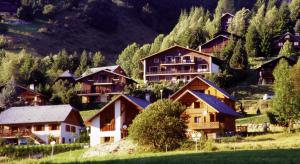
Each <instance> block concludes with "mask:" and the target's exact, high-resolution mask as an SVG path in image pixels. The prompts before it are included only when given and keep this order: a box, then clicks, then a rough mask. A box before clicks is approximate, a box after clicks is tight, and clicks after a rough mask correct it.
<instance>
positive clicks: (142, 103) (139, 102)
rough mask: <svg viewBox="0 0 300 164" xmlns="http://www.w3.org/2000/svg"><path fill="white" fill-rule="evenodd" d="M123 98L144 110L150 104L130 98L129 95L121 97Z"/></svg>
mask: <svg viewBox="0 0 300 164" xmlns="http://www.w3.org/2000/svg"><path fill="white" fill-rule="evenodd" d="M123 96H125V97H127V98H128V99H130V100H131V101H132V102H134V103H135V104H136V105H138V106H140V107H141V108H143V109H145V108H146V107H147V106H148V105H149V104H150V103H149V102H148V101H146V100H144V99H140V98H136V97H132V96H129V95H123Z"/></svg>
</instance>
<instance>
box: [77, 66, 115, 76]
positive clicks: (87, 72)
mask: <svg viewBox="0 0 300 164" xmlns="http://www.w3.org/2000/svg"><path fill="white" fill-rule="evenodd" d="M118 67H119V65H112V66H106V67H96V68H90V69H89V70H88V71H86V72H84V73H83V74H82V75H81V77H84V76H87V75H90V74H93V73H96V72H99V71H102V70H107V71H111V72H113V71H115V70H116V69H117V68H118Z"/></svg>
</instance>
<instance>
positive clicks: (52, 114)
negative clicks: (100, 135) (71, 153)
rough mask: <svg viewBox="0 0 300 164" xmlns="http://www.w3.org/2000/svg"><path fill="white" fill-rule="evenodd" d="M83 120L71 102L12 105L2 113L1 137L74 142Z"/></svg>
mask: <svg viewBox="0 0 300 164" xmlns="http://www.w3.org/2000/svg"><path fill="white" fill-rule="evenodd" d="M83 126H84V124H83V121H82V118H81V116H80V114H79V112H78V111H77V110H76V109H74V108H73V107H72V106H70V105H48V106H23V107H12V108H9V109H7V110H5V111H3V112H2V113H0V138H3V139H6V140H8V141H9V142H13V143H28V141H29V139H31V140H34V141H35V143H37V144H48V143H49V142H50V141H49V137H50V136H51V137H52V138H53V137H54V139H55V140H56V143H72V142H74V140H75V139H76V138H77V137H79V135H80V130H81V129H82V128H83Z"/></svg>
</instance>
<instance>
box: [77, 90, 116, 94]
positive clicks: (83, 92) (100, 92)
mask: <svg viewBox="0 0 300 164" xmlns="http://www.w3.org/2000/svg"><path fill="white" fill-rule="evenodd" d="M120 92H121V90H117V89H103V90H96V91H92V90H79V91H77V94H78V95H79V96H88V95H101V94H113V93H120Z"/></svg>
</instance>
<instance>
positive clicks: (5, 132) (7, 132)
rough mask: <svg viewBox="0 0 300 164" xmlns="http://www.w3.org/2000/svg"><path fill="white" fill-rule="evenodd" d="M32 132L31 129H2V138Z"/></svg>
mask: <svg viewBox="0 0 300 164" xmlns="http://www.w3.org/2000/svg"><path fill="white" fill-rule="evenodd" d="M31 134H32V132H31V130H28V129H24V130H0V138H1V137H2V138H9V137H17V136H22V137H25V136H30V135H31Z"/></svg>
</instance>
